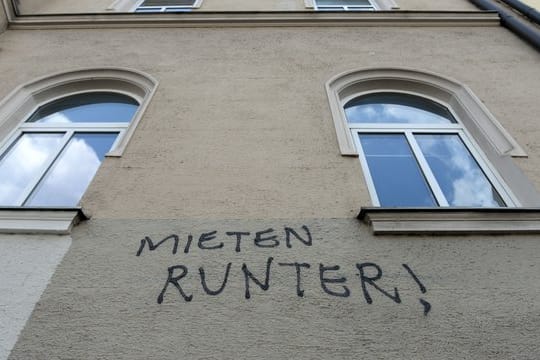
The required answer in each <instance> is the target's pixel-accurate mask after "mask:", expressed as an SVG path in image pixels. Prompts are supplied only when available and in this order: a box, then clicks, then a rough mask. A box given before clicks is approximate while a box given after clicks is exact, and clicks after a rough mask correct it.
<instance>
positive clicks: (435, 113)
mask: <svg viewBox="0 0 540 360" xmlns="http://www.w3.org/2000/svg"><path fill="white" fill-rule="evenodd" d="M345 115H346V116H347V121H348V122H349V123H364V124H370V123H371V124H450V123H455V122H456V120H455V119H454V117H453V116H452V114H451V113H450V112H449V111H448V109H446V108H445V107H444V106H442V105H440V104H438V103H436V102H434V101H431V100H428V99H425V98H421V97H418V96H413V95H408V94H398V93H374V94H369V95H364V96H360V97H358V98H356V99H353V100H351V101H349V102H348V103H347V104H346V105H345Z"/></svg>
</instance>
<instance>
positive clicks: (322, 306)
mask: <svg viewBox="0 0 540 360" xmlns="http://www.w3.org/2000/svg"><path fill="white" fill-rule="evenodd" d="M285 226H289V227H291V228H293V229H294V230H295V231H297V232H298V234H299V235H301V236H302V237H303V239H304V240H308V237H307V233H306V232H305V231H304V229H303V228H302V226H307V228H308V230H309V231H310V234H311V236H312V245H311V246H306V245H305V244H303V243H302V242H300V241H299V240H297V239H296V238H295V237H294V236H292V237H291V242H290V248H289V247H287V246H286V241H285V233H284V227H285ZM268 229H273V230H274V232H268ZM213 231H216V233H215V237H216V238H215V239H211V240H208V241H207V242H203V247H215V246H219V244H220V243H222V244H223V245H222V247H221V248H219V249H214V250H203V249H201V248H199V246H198V239H199V238H200V235H201V234H202V233H211V232H213ZM230 231H242V232H250V233H251V234H250V235H249V236H247V235H246V236H243V237H242V240H241V243H240V251H239V252H237V251H236V250H235V248H236V240H235V239H236V237H235V236H227V235H226V232H230ZM260 231H267V232H265V233H264V234H263V235H260V236H261V238H268V237H270V236H276V240H277V241H279V245H278V246H277V247H274V248H268V247H266V248H263V247H257V246H256V245H255V243H254V238H255V237H256V232H260ZM170 234H176V235H178V237H179V247H178V252H177V253H176V254H173V253H172V249H173V247H172V245H173V243H172V242H167V243H165V244H163V245H161V246H160V247H158V248H157V249H155V250H154V251H149V249H148V248H147V247H145V248H144V249H143V250H142V252H141V253H140V256H138V257H137V256H136V253H137V251H138V249H139V247H140V240H141V239H142V238H143V237H145V236H149V237H150V238H152V239H153V240H154V242H155V243H157V242H158V241H160V240H161V239H162V238H163V237H166V236H168V235H170ZM190 234H191V235H193V237H194V240H193V242H192V243H191V246H190V247H189V250H188V252H187V253H186V252H185V249H186V244H187V241H188V236H189V235H190ZM210 237H211V236H210ZM273 244H275V240H265V241H263V242H261V243H259V245H264V246H269V245H273ZM269 258H273V259H272V260H270V266H269V268H270V270H269V279H268V288H267V290H266V291H264V290H262V289H261V287H259V286H258V285H257V284H256V283H255V282H254V281H253V280H251V279H249V281H248V284H249V285H248V286H249V299H248V298H246V276H245V272H244V270H242V267H243V264H245V266H246V269H247V270H248V271H249V272H250V273H251V274H253V276H254V277H255V278H257V279H258V280H259V281H260V282H261V283H263V284H264V283H265V277H266V268H267V264H268V262H269V260H268V259H269ZM295 262H297V263H301V264H304V265H302V266H301V267H300V269H301V270H300V279H301V286H300V293H301V294H302V295H303V296H299V295H298V292H297V277H296V271H295V267H294V266H292V265H280V264H294V263H295ZM229 263H230V264H231V265H230V270H229V273H228V277H227V282H226V283H225V285H224V288H223V291H222V292H221V293H219V294H217V295H209V294H208V293H206V292H205V290H204V289H203V287H202V285H201V270H200V268H202V271H203V272H204V276H205V284H206V285H207V286H208V289H209V291H218V290H219V289H220V287H221V286H222V284H223V282H224V279H225V277H226V268H227V266H228V264H229ZM306 264H308V265H309V268H308V267H307V265H306ZM321 264H322V266H323V267H325V268H323V278H324V279H338V278H345V280H343V282H340V283H336V282H334V283H331V282H327V281H325V280H323V281H322V282H321V275H320V274H321V272H320V271H321V270H320V266H321ZM357 264H359V265H360V267H361V268H362V271H363V274H364V277H365V278H376V277H377V267H376V266H378V267H379V268H380V271H381V272H382V276H381V278H380V279H379V280H377V281H376V282H375V285H377V286H379V288H380V289H382V290H383V291H385V292H386V293H387V295H385V294H383V293H382V292H381V291H379V290H377V289H376V288H375V287H374V286H373V285H370V284H369V283H367V282H364V285H365V288H366V292H367V295H366V293H364V291H363V290H362V282H361V278H360V277H359V274H360V270H359V268H358V267H357ZM373 264H375V265H373ZM403 264H405V265H407V266H408V267H409V269H410V270H411V271H412V272H413V273H414V274H415V276H416V277H417V278H418V280H419V282H420V284H422V286H423V287H424V288H423V289H422V287H421V285H420V284H419V283H417V282H416V281H415V280H414V278H413V277H412V276H411V275H410V273H409V272H408V271H407V270H406V269H405V267H404V266H403ZM171 266H185V268H186V269H185V270H187V274H186V275H185V277H183V278H182V279H180V280H178V284H179V286H180V287H181V289H182V291H184V294H185V296H186V297H188V298H189V297H192V298H190V301H185V300H184V298H183V297H182V296H181V294H180V293H179V291H178V290H177V289H176V288H175V287H174V285H173V284H169V285H168V287H167V288H166V289H165V292H164V293H163V301H162V303H161V304H158V297H159V294H160V293H161V292H162V291H163V288H164V285H165V284H166V280H167V278H168V268H169V267H171ZM335 266H339V269H338V268H334V267H335ZM326 268H328V269H326ZM329 268H333V270H330V269H329ZM539 271H540V238H539V237H538V236H521V237H514V236H498V237H480V236H477V237H467V236H464V237H450V236H449V237H443V238H438V239H436V238H413V237H373V236H371V235H370V234H369V232H368V229H367V227H366V226H365V225H363V224H361V223H359V222H358V221H357V220H355V219H326V220H324V219H279V220H277V219H274V220H260V221H238V220H237V221H205V220H201V221H187V220H169V221H163V220H161V221H159V220H132V221H121V220H94V221H90V222H88V223H86V224H83V225H81V226H80V227H79V228H78V229H77V231H76V234H74V236H73V244H72V246H71V248H70V250H69V252H68V253H67V255H66V256H65V258H64V261H63V262H62V265H61V266H60V267H59V268H58V270H57V271H56V273H55V274H54V277H53V279H52V281H51V284H50V285H49V286H48V288H47V290H46V291H45V293H44V294H43V296H42V298H41V300H40V302H39V303H38V304H37V306H36V309H35V311H34V313H33V315H32V318H31V319H30V321H29V322H28V323H27V326H26V327H25V329H24V331H23V333H22V334H21V337H20V339H19V341H18V343H17V345H16V346H15V348H14V350H13V352H12V354H11V356H10V359H11V360H28V359H66V358H69V359H88V360H92V359H130V360H135V359H359V358H368V359H452V360H454V359H478V360H487V359H489V360H494V359H521V360H525V359H530V360H535V359H538V354H539V353H540V343H539V342H538V338H539V336H540V318H539V317H538V313H539V312H540V289H539V287H538V286H537V283H538V273H539ZM181 274H182V271H181V270H180V268H177V269H176V270H173V277H176V276H180V275H181ZM322 284H324V285H325V286H326V287H327V291H325V290H323V286H322ZM343 286H346V287H347V289H348V290H345V289H344V288H343ZM396 291H397V293H396ZM332 292H333V293H334V294H332ZM335 294H341V295H343V296H337V295H335ZM368 298H369V299H370V300H371V304H369V303H368V300H367V299H368ZM421 301H422V302H423V303H422V302H421ZM428 303H429V305H430V306H431V308H429V305H427V304H428ZM428 309H429V311H428ZM426 311H427V314H426V315H424V312H426Z"/></svg>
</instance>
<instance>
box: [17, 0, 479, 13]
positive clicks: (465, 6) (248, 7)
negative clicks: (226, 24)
mask: <svg viewBox="0 0 540 360" xmlns="http://www.w3.org/2000/svg"><path fill="white" fill-rule="evenodd" d="M134 3H135V1H131V2H129V1H123V2H115V1H114V0H98V1H95V0H92V1H90V0H85V1H76V2H75V1H71V0H48V1H42V0H20V6H19V9H20V12H21V13H22V14H45V13H46V14H59V13H85V12H91V13H95V12H105V11H114V9H115V8H116V9H119V10H120V11H126V9H130V8H131V7H132V6H131V4H134ZM396 3H397V4H398V5H399V7H400V10H433V11H445V10H457V11H461V10H478V9H477V8H476V7H475V6H474V5H471V3H470V2H469V1H467V0H445V1H431V0H429V1H426V0H397V1H396ZM279 10H282V11H283V10H299V11H305V10H306V3H305V2H304V0H258V1H252V0H203V2H202V5H201V7H200V8H199V9H197V10H195V11H279Z"/></svg>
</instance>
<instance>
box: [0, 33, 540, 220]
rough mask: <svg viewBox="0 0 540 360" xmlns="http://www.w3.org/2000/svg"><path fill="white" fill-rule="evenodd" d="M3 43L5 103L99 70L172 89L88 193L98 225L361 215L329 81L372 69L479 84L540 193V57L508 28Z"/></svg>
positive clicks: (49, 37)
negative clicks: (51, 82)
mask: <svg viewBox="0 0 540 360" xmlns="http://www.w3.org/2000/svg"><path fill="white" fill-rule="evenodd" d="M0 40H1V41H0V47H1V48H3V56H1V57H0V69H2V70H3V71H2V73H1V74H0V96H5V95H6V94H7V93H9V92H10V91H12V90H13V89H14V88H15V87H16V86H18V85H20V84H22V83H25V82H27V81H29V80H32V79H34V78H36V77H39V76H43V75H47V74H50V73H54V72H58V71H63V70H65V69H67V68H81V67H87V66H89V67H99V66H125V67H129V68H133V69H138V70H142V71H146V72H147V73H149V74H150V75H152V76H155V77H156V78H157V79H158V80H159V81H160V85H159V88H158V90H157V93H156V95H155V97H154V98H153V99H152V102H151V103H150V106H149V108H148V110H147V113H146V114H145V116H144V118H143V119H142V121H141V123H140V124H139V127H138V129H137V131H136V133H135V135H134V137H133V138H132V139H131V143H130V144H129V145H128V147H127V150H126V152H125V155H124V156H123V157H122V158H118V159H116V158H109V159H107V160H106V161H105V162H104V164H103V165H102V167H101V169H100V171H99V172H98V174H97V176H96V178H95V180H94V182H93V183H92V185H91V186H90V188H89V190H88V192H87V196H86V198H85V199H84V201H83V205H84V207H85V209H87V210H88V211H90V212H91V213H92V214H93V215H94V216H95V217H96V218H163V217H165V218H183V217H198V218H207V217H211V218H261V217H263V218H283V217H352V216H354V215H355V214H356V213H357V211H358V209H359V208H360V206H362V205H369V204H370V199H369V196H368V194H367V192H366V188H365V184H364V180H363V178H362V174H361V171H360V165H359V163H358V160H357V159H356V158H350V157H342V156H340V154H339V150H338V146H337V141H336V135H335V131H334V127H333V125H332V119H331V116H330V111H329V108H328V100H327V98H326V93H325V91H324V84H325V82H326V81H327V80H328V79H330V78H331V77H333V76H334V75H336V74H339V73H341V72H344V71H348V70H352V69H359V68H366V67H373V66H381V67H383V66H398V67H412V68H416V69H420V70H427V71H433V72H436V73H439V74H441V75H443V76H448V77H452V78H455V79H457V80H459V81H461V82H463V83H464V84H466V85H468V86H470V87H471V88H472V90H473V91H474V92H475V93H476V95H477V96H478V97H479V98H480V99H481V100H482V101H483V102H484V103H485V104H486V106H487V107H488V108H489V110H491V111H492V112H493V113H494V115H495V116H496V117H497V119H498V120H499V121H500V122H501V123H502V125H503V126H505V128H506V129H507V130H508V131H509V132H510V133H511V134H512V135H513V136H514V137H515V138H516V140H517V141H518V142H519V144H520V145H521V146H523V148H524V149H525V151H527V152H528V153H529V158H526V159H516V160H515V162H516V163H517V164H518V165H519V166H521V168H522V169H523V171H524V172H525V173H526V175H527V176H528V177H529V179H531V180H532V181H533V183H534V184H535V185H536V187H537V188H540V144H539V143H538V139H539V138H540V130H539V129H538V126H537V118H536V114H538V113H540V104H539V103H538V101H537V96H538V92H537V91H536V86H537V84H538V83H540V57H539V55H538V53H537V52H535V51H534V50H533V49H532V48H531V47H529V45H527V44H526V43H524V42H522V41H521V40H519V39H518V38H516V37H515V36H514V35H513V34H511V33H510V32H508V31H507V30H505V29H503V28H498V27H487V28H474V29H463V28H427V29H426V28H369V27H353V28H346V29H340V28H333V27H327V28H289V29H287V28H270V29H264V28H252V29H230V28H229V29H226V28H223V29H219V28H216V29H138V30H137V29H125V30H97V29H96V30H69V31H46V30H41V31H38V32H35V31H9V32H7V33H6V34H4V35H3V37H2V39H0ZM126 44H137V46H125V45H126ZM479 48H481V49H482V51H480V52H479V51H478V49H479ZM27 49H34V50H33V51H32V53H30V54H29V53H28V50H27ZM156 54H159V57H156ZM37 59H39V61H37Z"/></svg>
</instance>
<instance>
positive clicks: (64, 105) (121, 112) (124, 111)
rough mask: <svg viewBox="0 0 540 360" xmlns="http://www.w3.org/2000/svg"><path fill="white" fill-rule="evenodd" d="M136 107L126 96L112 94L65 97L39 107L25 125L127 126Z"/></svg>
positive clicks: (135, 103) (136, 104) (134, 102)
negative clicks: (106, 124)
mask: <svg viewBox="0 0 540 360" xmlns="http://www.w3.org/2000/svg"><path fill="white" fill-rule="evenodd" d="M138 106H139V104H138V103H137V102H136V101H135V100H133V99H132V98H130V97H129V96H125V95H121V94H114V93H85V94H78V95H73V96H68V97H65V98H62V99H59V100H56V101H53V102H50V103H48V104H46V105H43V106H41V107H40V108H39V109H38V110H37V111H36V112H35V113H34V114H33V115H32V116H31V117H30V118H29V119H28V120H27V121H26V122H36V123H46V124H65V123H82V122H90V123H110V122H123V123H128V122H130V121H131V118H132V117H133V115H134V114H135V111H137V107H138Z"/></svg>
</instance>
